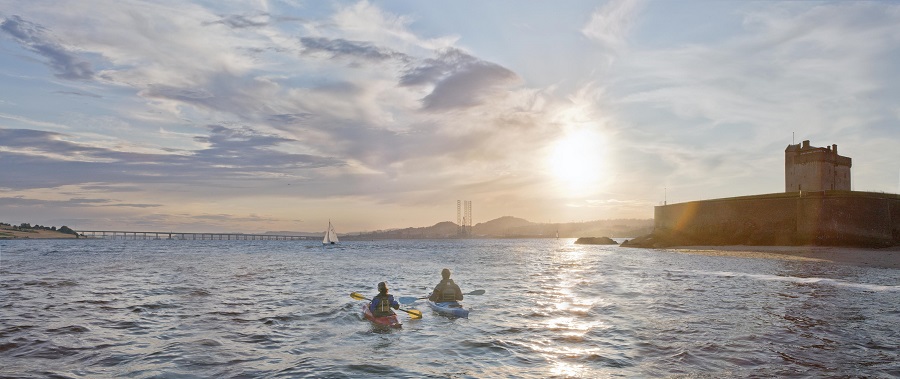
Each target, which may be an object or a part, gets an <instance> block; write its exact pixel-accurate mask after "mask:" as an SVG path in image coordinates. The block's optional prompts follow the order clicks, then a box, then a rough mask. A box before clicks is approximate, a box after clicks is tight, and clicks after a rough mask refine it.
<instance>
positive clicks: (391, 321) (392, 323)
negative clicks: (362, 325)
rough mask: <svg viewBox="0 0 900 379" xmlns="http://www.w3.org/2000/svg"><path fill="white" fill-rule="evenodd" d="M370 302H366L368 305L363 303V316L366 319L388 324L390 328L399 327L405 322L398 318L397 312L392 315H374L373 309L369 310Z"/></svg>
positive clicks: (381, 324)
mask: <svg viewBox="0 0 900 379" xmlns="http://www.w3.org/2000/svg"><path fill="white" fill-rule="evenodd" d="M369 304H370V303H366V305H363V317H365V318H366V320H369V321H371V322H373V323H375V324H376V325H380V326H386V327H389V328H399V327H402V326H403V324H401V323H400V320H399V319H397V315H395V314H394V315H390V316H382V317H375V316H374V315H372V311H370V310H369Z"/></svg>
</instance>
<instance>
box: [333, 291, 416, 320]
mask: <svg viewBox="0 0 900 379" xmlns="http://www.w3.org/2000/svg"><path fill="white" fill-rule="evenodd" d="M350 297H352V298H353V299H355V300H369V298H367V297H365V296H363V295H362V294H361V293H358V292H351V293H350ZM398 310H401V311H403V312H406V313H408V314H409V317H412V318H422V312H421V311H419V310H416V309H403V308H398Z"/></svg>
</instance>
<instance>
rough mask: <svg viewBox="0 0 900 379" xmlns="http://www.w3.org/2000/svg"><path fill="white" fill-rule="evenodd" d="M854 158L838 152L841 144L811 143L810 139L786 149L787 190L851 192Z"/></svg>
mask: <svg viewBox="0 0 900 379" xmlns="http://www.w3.org/2000/svg"><path fill="white" fill-rule="evenodd" d="M852 165H853V161H852V160H851V159H850V158H848V157H844V156H840V155H838V152H837V145H831V146H828V147H814V146H810V144H809V141H808V140H806V141H803V143H802V144H796V145H788V147H787V148H786V149H784V191H785V192H800V191H834V190H836V191H850V190H851V189H850V167H851V166H852Z"/></svg>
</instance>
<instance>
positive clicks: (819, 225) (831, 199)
mask: <svg viewBox="0 0 900 379" xmlns="http://www.w3.org/2000/svg"><path fill="white" fill-rule="evenodd" d="M689 245H770V246H792V245H819V246H859V247H887V246H892V245H900V195H895V194H885V193H875V192H857V191H819V192H807V191H804V192H786V193H773V194H766V195H756V196H743V197H733V198H723V199H713V200H703V201H692V202H687V203H678V204H671V205H662V206H657V207H655V209H654V231H653V233H652V234H651V235H649V236H644V237H639V238H636V239H634V240H632V241H629V242H628V243H626V244H624V245H623V246H641V247H666V246H689Z"/></svg>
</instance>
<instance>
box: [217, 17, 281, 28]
mask: <svg viewBox="0 0 900 379" xmlns="http://www.w3.org/2000/svg"><path fill="white" fill-rule="evenodd" d="M270 21H271V20H270V18H269V15H268V14H260V15H256V16H244V15H228V16H224V17H222V18H221V19H218V20H216V21H206V22H204V23H203V25H214V24H221V25H225V26H228V27H230V28H234V29H243V28H259V27H263V26H268V25H269V24H270Z"/></svg>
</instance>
